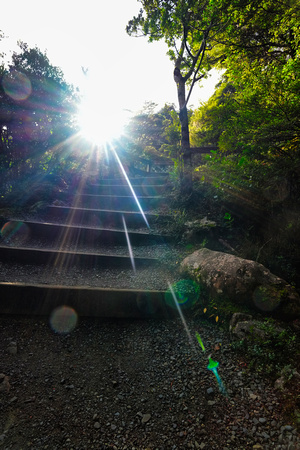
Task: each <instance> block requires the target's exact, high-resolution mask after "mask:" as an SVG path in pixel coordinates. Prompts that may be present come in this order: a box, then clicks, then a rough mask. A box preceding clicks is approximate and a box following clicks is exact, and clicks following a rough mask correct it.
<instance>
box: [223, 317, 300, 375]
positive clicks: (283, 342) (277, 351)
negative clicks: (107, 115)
mask: <svg viewBox="0 0 300 450" xmlns="http://www.w3.org/2000/svg"><path fill="white" fill-rule="evenodd" d="M260 329H261V331H262V332H263V333H262V334H261V335H260V334H258V333H256V334H255V335H253V338H252V339H247V340H243V341H236V342H233V343H232V344H231V347H232V349H233V350H235V351H237V352H242V353H243V354H244V355H245V356H246V358H247V360H248V361H249V368H250V369H253V370H255V371H258V372H261V373H264V374H265V375H268V376H271V377H273V378H274V379H276V377H278V376H279V375H280V373H281V371H282V369H284V368H287V367H289V364H292V365H293V364H294V362H295V361H297V360H298V357H299V350H298V348H299V342H298V339H297V336H296V335H295V334H294V333H293V332H292V331H291V330H290V329H289V328H284V329H282V328H279V327H278V325H277V324H276V322H275V321H274V320H273V319H269V318H268V319H265V320H264V322H261V325H260ZM286 370H287V369H286Z"/></svg>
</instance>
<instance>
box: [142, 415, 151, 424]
mask: <svg viewBox="0 0 300 450" xmlns="http://www.w3.org/2000/svg"><path fill="white" fill-rule="evenodd" d="M150 419H151V414H144V415H143V417H142V420H141V422H142V423H147V422H148V421H149V420H150Z"/></svg>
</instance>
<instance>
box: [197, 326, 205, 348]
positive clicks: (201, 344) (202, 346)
mask: <svg viewBox="0 0 300 450" xmlns="http://www.w3.org/2000/svg"><path fill="white" fill-rule="evenodd" d="M195 334H196V338H197V341H198V343H199V345H200V347H201V348H202V350H203V351H204V352H205V347H204V344H203V342H202V339H201V337H200V334H199V333H198V332H197V331H196V333H195Z"/></svg>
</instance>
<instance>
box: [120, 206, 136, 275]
mask: <svg viewBox="0 0 300 450" xmlns="http://www.w3.org/2000/svg"><path fill="white" fill-rule="evenodd" d="M122 220H123V226H124V231H125V235H126V241H127V247H128V251H129V256H130V260H131V264H132V268H133V271H134V273H136V269H135V262H134V257H133V251H132V247H131V244H130V239H129V235H128V231H127V226H126V222H125V218H124V216H123V214H122Z"/></svg>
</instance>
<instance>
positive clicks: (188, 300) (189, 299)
mask: <svg viewBox="0 0 300 450" xmlns="http://www.w3.org/2000/svg"><path fill="white" fill-rule="evenodd" d="M199 295H200V286H199V285H198V284H197V283H195V282H194V281H192V280H180V281H178V282H177V283H174V284H173V286H171V287H170V289H168V290H167V292H166V293H165V301H166V303H167V305H168V306H171V307H172V308H176V307H177V305H176V303H177V304H178V305H179V306H180V307H183V308H190V307H192V306H193V305H194V304H195V303H196V302H197V300H198V299H199Z"/></svg>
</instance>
